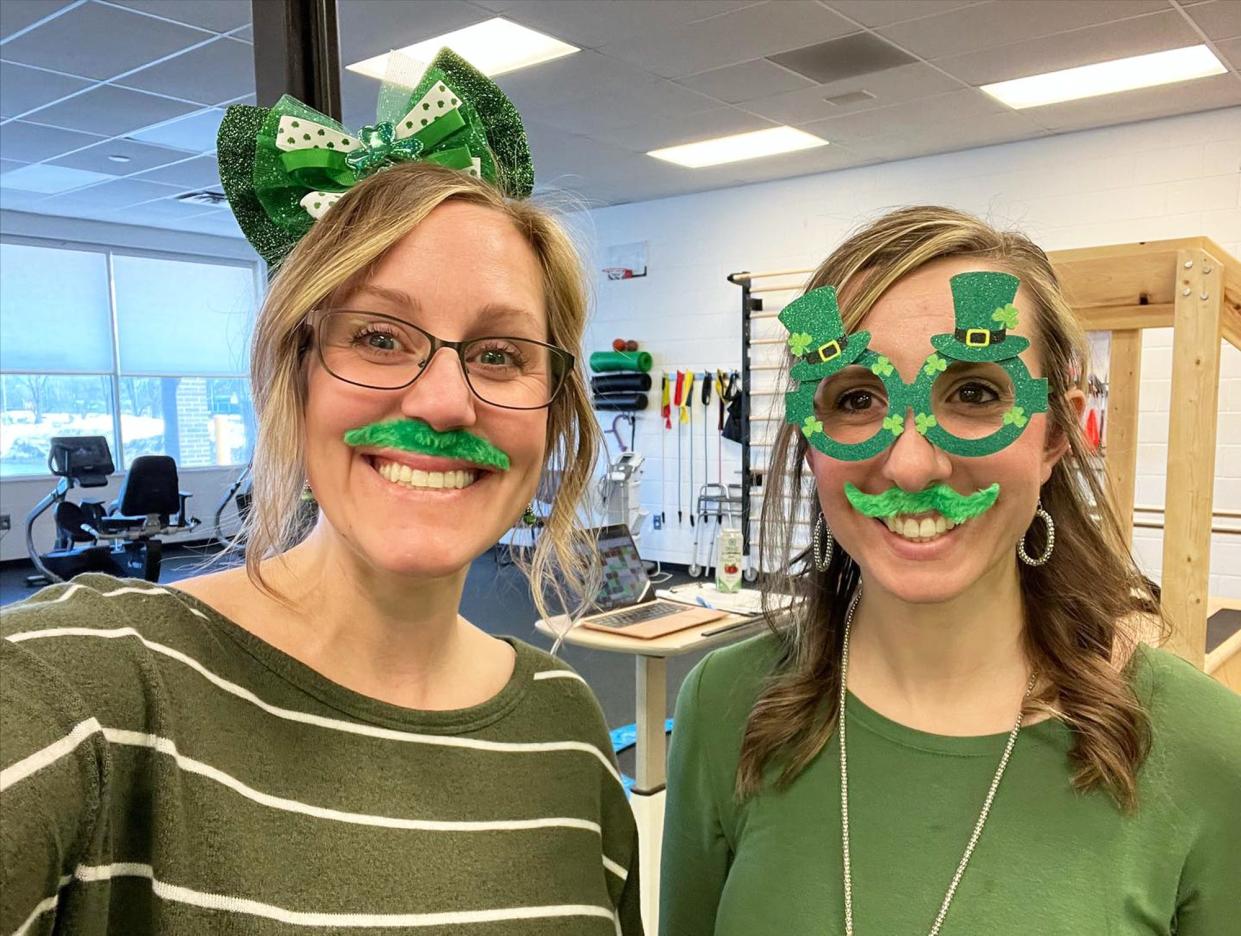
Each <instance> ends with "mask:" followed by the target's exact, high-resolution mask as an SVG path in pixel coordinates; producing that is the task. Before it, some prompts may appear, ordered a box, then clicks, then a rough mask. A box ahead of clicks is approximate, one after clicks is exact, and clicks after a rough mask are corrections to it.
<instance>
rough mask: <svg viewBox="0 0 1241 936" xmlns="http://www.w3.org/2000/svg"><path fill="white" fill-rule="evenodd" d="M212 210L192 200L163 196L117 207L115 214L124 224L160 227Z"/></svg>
mask: <svg viewBox="0 0 1241 936" xmlns="http://www.w3.org/2000/svg"><path fill="white" fill-rule="evenodd" d="M208 212H211V209H210V208H207V207H205V206H203V205H195V204H192V203H190V202H181V201H177V200H176V198H175V197H170V198H161V199H160V200H159V201H152V202H146V203H145V204H141V205H130V206H129V207H127V208H117V209H115V210H114V212H113V214H114V216H115V220H117V221H119V222H121V223H124V224H154V225H156V226H158V227H175V226H176V225H174V224H169V223H168V222H170V221H171V222H180V221H185V220H188V219H189V218H194V217H201V216H202V215H203V214H205V213H208Z"/></svg>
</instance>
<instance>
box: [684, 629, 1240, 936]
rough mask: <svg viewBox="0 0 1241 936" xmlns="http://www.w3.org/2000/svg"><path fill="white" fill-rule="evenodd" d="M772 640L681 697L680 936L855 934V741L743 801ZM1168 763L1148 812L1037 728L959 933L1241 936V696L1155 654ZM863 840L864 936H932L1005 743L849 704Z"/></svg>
mask: <svg viewBox="0 0 1241 936" xmlns="http://www.w3.org/2000/svg"><path fill="white" fill-rule="evenodd" d="M776 651H777V642H776V639H775V638H774V637H773V636H771V635H762V636H760V637H757V638H754V639H751V640H748V641H745V642H743V643H740V644H736V645H733V646H731V647H728V648H725V649H722V650H717V651H715V652H714V653H712V654H710V655H709V656H707V657H706V658H705V659H703V660H702V661H701V662H700V663H699V664H698V666H697V667H696V668H695V669H694V670H693V671H692V672H691V673H690V675H689V676H688V677H687V678H686V680H685V682H684V683H683V684H682V687H681V692H680V697H679V699H678V701H677V710H676V727H675V730H674V732H673V736H672V745H671V751H670V757H669V769H668V799H667V806H666V817H665V825H664V844H663V856H662V861H661V867H662V879H661V884H660V895H661V908H660V932H661V933H662V934H663V936H699V934H716V936H756V934H778V936H811V934H813V936H830V934H838V933H843V932H844V891H843V885H842V873H841V871H842V859H841V845H840V747H839V735H838V734H837V733H833V735H832V738H831V740H830V741H829V743H828V744H827V745H826V746H825V748H824V749H823V751H821V752H820V754H819V755H818V756H817V757H816V758H815V760H814V761H813V762H812V763H811V764H810V766H809V767H808V768H807V769H806V770H805V771H804V772H803V773H802V774H801V775H800V776H798V777H797V779H796V780H795V781H794V782H793V783H792V784H791V785H790V786H789V787H788V788H787V789H786V790H784V791H781V792H774V791H770V788H768V791H766V792H763V793H762V794H760V795H759V796H758V797H756V798H753V799H751V800H749V801H747V802H746V803H745V804H744V805H739V804H737V802H736V801H735V799H734V796H733V782H734V776H735V773H736V768H737V759H738V754H739V752H740V748H741V738H742V730H743V728H744V725H745V721H746V718H747V716H748V715H749V712H750V708H751V706H752V705H753V704H754V701H755V699H756V698H757V697H758V695H759V692H760V689H761V683H762V681H763V678H764V677H765V676H766V675H767V674H769V673H770V672H771V670H772V666H773V664H774V661H775V657H776ZM1133 663H1134V673H1135V677H1134V678H1135V689H1136V691H1137V693H1138V696H1139V698H1141V699H1142V700H1143V701H1144V703H1145V704H1146V705H1147V706H1148V711H1149V712H1150V716H1151V720H1152V725H1153V749H1152V751H1151V754H1150V756H1149V757H1148V759H1147V761H1146V762H1145V764H1144V765H1143V766H1142V768H1141V771H1140V774H1139V797H1140V799H1139V804H1138V809H1137V811H1136V812H1134V813H1132V814H1130V815H1125V814H1123V813H1122V812H1121V811H1120V810H1119V809H1118V808H1117V807H1116V806H1115V804H1114V803H1113V801H1112V799H1111V798H1110V797H1109V796H1108V795H1107V794H1106V793H1104V792H1097V791H1096V792H1092V793H1088V794H1081V793H1078V792H1076V791H1074V789H1073V788H1072V786H1071V785H1070V782H1069V780H1070V771H1069V764H1068V760H1067V754H1068V750H1069V747H1070V741H1071V737H1070V732H1069V731H1068V729H1067V728H1066V727H1065V726H1064V724H1063V723H1061V722H1059V721H1055V720H1048V721H1043V722H1039V723H1037V724H1034V725H1031V726H1029V727H1027V728H1023V729H1022V730H1021V732H1020V735H1019V736H1018V739H1017V743H1016V747H1015V748H1014V750H1013V754H1012V760H1011V761H1010V762H1009V764H1008V768H1007V770H1006V772H1005V774H1004V778H1003V781H1002V782H1001V784H1000V787H999V790H998V792H997V794H996V798H995V801H994V804H993V806H992V810H991V814H990V817H989V818H988V820H987V823H986V827H985V828H984V830H983V833H982V837H981V839H980V840H979V843H978V846H977V849H976V850H975V852H974V855H973V857H972V859H971V860H970V863H969V866H968V868H967V869H966V871H965V876H964V878H963V879H962V881H961V884H960V887H959V889H958V891H957V894H956V896H955V898H954V900H953V902H952V906H951V908H950V909H949V911H948V916H947V918H946V920H945V922H944V926H943V930H942V933H943V934H944V936H966V934H969V936H1122V934H1123V936H1138V934H1142V936H1147V934H1151V936H1153V934H1173V933H1175V934H1178V936H1237V934H1241V698H1239V697H1237V696H1236V695H1234V694H1233V693H1231V692H1230V691H1229V690H1228V689H1226V688H1225V687H1223V686H1221V685H1219V684H1217V683H1215V682H1214V681H1213V680H1211V679H1209V678H1208V677H1206V676H1204V675H1203V674H1202V673H1200V672H1198V671H1197V670H1195V669H1194V668H1193V667H1191V666H1190V665H1189V664H1187V663H1185V662H1184V661H1182V660H1180V659H1178V658H1177V657H1174V656H1172V655H1171V654H1169V653H1166V652H1164V651H1160V650H1155V649H1151V648H1145V647H1144V648H1142V649H1140V650H1139V651H1138V653H1137V656H1136V657H1135V659H1134V661H1133ZM847 718H848V722H847V724H848V737H849V813H850V815H849V833H850V836H849V837H850V845H851V857H852V861H851V864H852V870H853V913H854V927H855V932H856V934H857V936H921V934H925V933H927V932H929V930H930V928H931V924H932V923H933V922H934V920H935V916H936V914H937V913H938V911H939V907H940V903H941V902H942V900H943V898H944V894H945V892H946V891H947V889H948V885H949V883H950V881H951V880H952V876H953V873H954V872H955V870H956V867H957V864H958V862H959V861H960V859H961V855H962V853H963V852H964V850H965V846H966V843H967V842H968V840H969V837H970V833H971V831H972V829H973V826H974V823H975V822H976V820H977V818H978V813H979V810H980V809H981V808H982V804H983V800H984V799H985V797H986V793H987V789H988V787H989V786H990V784H991V780H992V777H993V776H994V774H995V770H996V767H997V766H998V764H999V760H1000V755H1001V753H1002V751H1003V749H1004V745H1005V743H1006V742H1007V740H1008V734H1007V733H1005V734H1003V735H989V736H983V737H966V738H959V737H943V736H940V735H933V734H928V733H925V732H922V731H915V730H913V729H911V728H907V727H905V726H903V725H900V724H897V723H896V722H893V721H891V720H889V719H887V718H884V717H883V716H882V715H880V714H878V713H877V712H875V711H873V710H871V709H868V708H867V707H866V706H865V705H863V704H862V703H861V702H859V701H858V700H857V699H856V698H855V697H853V696H852V695H850V696H849V699H848V705H847Z"/></svg>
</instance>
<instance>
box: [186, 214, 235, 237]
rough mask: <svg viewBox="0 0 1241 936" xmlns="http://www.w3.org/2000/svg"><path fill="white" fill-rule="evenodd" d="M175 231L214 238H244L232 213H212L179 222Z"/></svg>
mask: <svg viewBox="0 0 1241 936" xmlns="http://www.w3.org/2000/svg"><path fill="white" fill-rule="evenodd" d="M177 230H179V231H193V232H194V233H197V234H214V235H215V236H216V237H232V238H236V239H237V240H243V239H244V238H245V235H244V234H242V233H241V228H239V227H238V226H237V221H236V220H235V219H234V218H233V215H232V213H231V212H228V211H212V212H208V213H206V214H202V215H197V216H195V217H193V218H188V219H186V220H185V221H179V222H177Z"/></svg>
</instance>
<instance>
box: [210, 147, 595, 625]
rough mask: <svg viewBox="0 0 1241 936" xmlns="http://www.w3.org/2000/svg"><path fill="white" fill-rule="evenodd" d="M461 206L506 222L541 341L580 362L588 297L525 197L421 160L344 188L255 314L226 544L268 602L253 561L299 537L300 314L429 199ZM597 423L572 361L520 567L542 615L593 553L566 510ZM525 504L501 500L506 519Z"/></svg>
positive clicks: (579, 580)
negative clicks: (522, 263)
mask: <svg viewBox="0 0 1241 936" xmlns="http://www.w3.org/2000/svg"><path fill="white" fill-rule="evenodd" d="M447 201H460V202H466V203H468V204H472V205H480V206H482V207H485V208H490V209H492V210H493V211H496V212H498V213H499V214H501V215H503V216H504V217H506V218H508V219H509V220H510V221H511V222H512V223H513V226H514V227H515V228H516V229H517V231H518V232H519V233H520V234H521V235H522V237H523V238H524V239H525V241H526V243H527V244H528V245H529V246H530V249H531V250H532V251H533V252H534V255H535V257H536V258H537V259H538V262H539V267H540V269H541V270H542V273H543V291H544V296H545V297H546V303H547V307H546V313H547V330H548V340H549V341H550V342H551V343H553V344H555V345H557V346H559V347H561V348H564V349H566V350H567V351H569V352H570V353H571V354H574V355H575V356H577V357H579V358H580V347H581V341H582V333H583V331H584V330H585V327H586V313H587V301H586V297H587V292H586V285H585V281H584V279H583V273H582V264H581V261H580V259H579V256H578V253H577V251H576V250H575V249H574V247H573V244H572V242H571V241H570V239H569V237H568V235H567V234H566V233H565V231H564V229H563V228H562V227H561V225H560V223H559V222H558V221H557V220H556V219H555V218H554V217H552V215H551V214H550V213H549V212H547V211H544V210H543V209H542V208H540V207H538V206H537V205H535V204H533V203H532V202H529V201H525V200H515V199H509V198H506V197H505V196H504V195H502V194H501V193H500V192H499V191H498V190H497V189H495V188H493V187H492V186H491V185H489V184H487V183H485V182H482V181H480V180H478V179H475V178H472V177H470V176H468V175H466V174H465V173H463V172H458V171H455V170H452V169H447V168H444V167H441V166H436V165H433V164H429V163H416V162H411V163H402V164H399V165H395V166H391V167H389V168H387V169H385V170H384V171H382V172H378V173H376V174H375V175H373V176H371V177H369V178H367V179H365V180H364V181H362V182H361V183H359V184H358V185H355V186H354V187H353V188H352V189H350V190H349V191H348V192H347V193H346V194H345V195H344V196H343V197H342V198H341V199H340V201H338V202H337V203H336V204H335V205H334V206H332V209H331V210H330V211H329V212H327V214H325V215H324V216H323V218H321V219H320V220H319V221H318V222H316V223H315V225H314V227H312V228H311V229H310V231H309V233H307V234H306V236H305V237H303V238H302V239H301V241H299V242H298V244H297V246H296V247H295V248H294V249H293V250H292V251H291V252H290V253H289V255H288V257H286V258H285V260H284V262H283V263H282V264H281V266H280V269H279V272H278V273H277V274H276V275H275V277H274V279H273V280H272V282H271V285H270V287H269V289H268V293H267V298H266V300H265V301H264V303H263V306H262V309H261V310H260V312H259V315H258V321H257V323H256V325H255V329H254V338H253V343H252V347H251V355H250V380H251V386H252V388H253V393H254V408H255V414H256V416H257V420H258V438H257V441H256V443H255V449H254V458H253V461H252V473H253V486H254V487H253V490H254V498H253V507H252V508H251V511H250V513H249V515H248V517H247V520H246V522H245V524H244V526H243V528H242V530H241V533H240V534H239V536H238V537H237V539H235V540H234V543H238V544H239V543H241V542H244V543H245V551H246V572H247V574H248V575H249V577H250V579H251V581H253V582H254V584H255V585H256V587H258V588H260V589H261V590H263V591H264V592H265V593H267V594H269V595H271V596H272V597H274V598H276V599H277V600H283V597H282V596H281V595H279V594H277V593H276V592H275V591H274V590H273V589H272V588H271V586H270V585H269V583H267V582H266V581H265V580H264V577H263V572H262V562H263V561H264V560H265V559H270V558H273V557H277V556H279V555H280V554H281V553H283V552H285V551H286V550H288V549H289V548H291V547H292V546H293V545H295V544H296V543H297V542H298V541H299V540H300V539H301V538H302V537H303V536H304V535H305V534H306V532H307V524H306V519H305V513H304V511H303V510H302V509H301V507H302V501H301V495H302V490H303V487H304V485H305V483H306V462H305V457H306V455H305V451H306V450H305V437H306V431H305V429H306V427H305V408H306V368H305V363H306V355H307V353H308V352H309V350H310V347H311V345H310V340H309V329H308V327H307V325H306V319H307V315H308V314H309V313H310V312H311V310H313V309H315V308H317V307H319V306H321V305H324V304H331V302H332V300H333V298H334V297H341V296H344V295H346V294H347V293H349V292H350V291H352V289H353V288H355V287H356V286H357V285H359V284H360V283H362V282H364V281H365V280H366V279H367V278H369V277H370V276H371V275H372V273H373V271H374V269H375V267H376V266H377V264H378V263H379V262H380V260H381V259H382V258H383V257H384V255H385V254H386V253H387V251H388V250H389V249H390V248H391V247H392V246H393V245H395V244H396V243H397V242H398V241H399V240H401V238H403V237H404V236H405V235H407V234H408V233H409V232H410V231H412V230H413V229H414V228H416V227H417V226H418V225H419V224H421V223H422V221H423V220H424V219H425V218H426V217H427V216H428V215H429V214H430V213H431V212H432V211H433V210H434V209H435V208H436V207H437V206H439V205H441V204H443V203H444V202H447ZM598 448H599V428H598V424H597V423H596V422H595V419H594V413H593V411H592V409H591V407H590V397H589V394H588V393H587V392H586V381H585V378H584V376H583V372H582V365H581V362H580V360H579V361H578V362H577V364H576V366H575V367H574V368H573V370H572V371H571V372H570V373H569V375H568V377H566V379H565V383H564V386H563V387H562V388H561V390H560V393H559V394H558V395H557V396H556V399H555V400H553V401H552V405H551V407H550V408H549V410H548V420H547V437H546V456H545V462H544V472H545V474H546V473H547V472H548V471H549V470H550V469H554V470H556V472H557V477H558V480H559V486H558V491H557V492H556V496H555V498H554V500H553V502H552V509H551V513H550V515H549V516H548V517H547V518H546V520H545V522H544V528H543V530H542V533H541V535H540V536H539V538H538V542H537V545H536V546H535V549H534V553H533V555H532V556H531V557H530V558H529V560H528V561H527V562H526V563H525V568H526V571H527V573H528V574H529V576H530V579H531V585H532V591H533V597H534V602H535V605H536V607H537V608H538V610H539V614H540V616H542V617H544V618H547V617H549V616H550V614H551V612H549V610H548V608H547V604H546V601H547V597H548V596H549V595H554V596H556V597H558V598H559V599H560V600H559V604H560V605H561V606H562V607H565V606H567V605H568V604H569V603H570V602H571V601H573V600H576V596H579V595H581V594H583V593H584V591H583V589H584V588H585V585H584V584H583V583H585V582H587V581H588V578H589V569H588V566H587V562H586V558H585V557H587V556H589V554H590V552H591V550H590V548H589V541H588V539H587V537H586V534H585V532H584V531H583V530H582V529H581V527H580V525H579V524H578V523H577V522H576V519H575V516H576V514H575V511H576V506H577V503H578V501H579V500H581V497H582V494H583V492H584V491H585V489H586V486H587V485H588V484H589V483H590V479H591V475H592V472H593V470H594V463H595V457H596V453H597V451H598ZM524 507H525V504H513V505H511V509H512V515H513V520H514V521H516V520H517V518H518V516H520V514H521V513H522V511H523V509H524Z"/></svg>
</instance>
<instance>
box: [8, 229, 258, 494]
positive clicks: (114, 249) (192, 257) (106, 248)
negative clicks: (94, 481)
mask: <svg viewBox="0 0 1241 936" xmlns="http://www.w3.org/2000/svg"><path fill="white" fill-rule="evenodd" d="M0 242H2V243H6V244H20V245H24V246H27V247H44V248H50V249H53V250H77V251H83V252H86V253H101V254H103V255H104V260H105V268H106V270H107V276H108V316H109V318H110V330H111V333H112V370H111V371H110V372H109V373H102V372H99V371H89V372H88V371H56V370H39V371H32V370H13V371H10V370H7V369H4V368H2V367H0V375H8V374H32V375H37V376H44V375H46V376H48V377H100V376H102V377H107V378H109V384H110V386H111V392H112V399H111V401H110V402H111V408H112V433H113V438H114V439H115V440H116V451H114V452H113V453H112V461H113V464H115V465H116V466H117V469H116V471H114V472H113V473H112V475H111V477H114V478H119V477H121V476H123V475H124V474H125V468H124V465H125V440H124V436H123V435H122V433H121V380H122V379H123V378H126V377H151V378H160V379H170V378H185V377H189V376H192V377H194V378H202V379H206V380H237V379H241V380H244V381H246V384H247V386H249V382H250V375H249V374H248V373H244V372H239V373H221V374H215V373H212V374H194V375H187V374H175V373H145V372H143V373H137V372H134V373H130V372H128V371H126V372H124V373H122V372H121V340H120V339H121V336H120V318H119V316H118V315H117V308H116V275H115V268H114V265H113V258H114V257H116V256H125V257H142V258H146V259H152V260H175V261H180V262H183V263H201V264H206V265H208V266H231V267H240V268H242V269H248V270H249V271H250V273H251V276H252V278H253V280H254V303H255V305H254V308H255V314H256V316H257V312H258V310H259V308H260V307H261V306H262V304H263V297H264V293H265V287H266V285H267V282H266V278H265V277H264V273H263V267H264V265H263V262H262V261H261V260H259V259H257V258H256V259H255V260H245V259H242V258H240V257H229V256H220V255H211V254H207V255H204V254H188V253H181V252H179V251H173V250H153V249H150V248H146V247H128V246H116V245H112V244H98V243H93V242H90V241H76V240H69V239H66V238H59V237H33V236H30V235H25V234H9V233H8V232H4V233H0ZM251 393H253V389H252V388H251ZM239 467H242V466H241V465H239V464H238V465H201V466H189V467H182V466H181V465H178V466H177V472H178V474H186V473H201V472H206V471H224V470H228V469H235V468H239ZM50 477H52V475H50V474H47V473H42V474H21V475H10V476H7V477H6V478H5V479H4V481H5V483H9V482H12V481H31V480H43V479H47V478H50Z"/></svg>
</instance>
